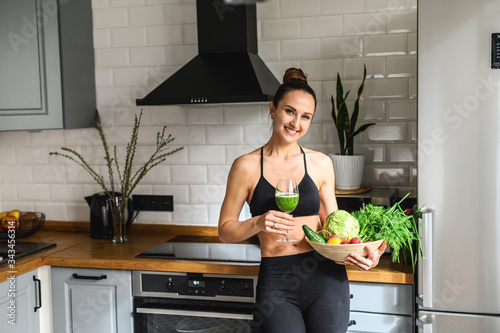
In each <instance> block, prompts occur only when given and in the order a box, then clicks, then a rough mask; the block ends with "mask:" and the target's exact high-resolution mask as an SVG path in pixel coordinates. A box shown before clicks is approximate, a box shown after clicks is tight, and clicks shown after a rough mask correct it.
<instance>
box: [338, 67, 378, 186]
mask: <svg viewBox="0 0 500 333" xmlns="http://www.w3.org/2000/svg"><path fill="white" fill-rule="evenodd" d="M365 79H366V65H364V72H363V81H362V82H361V85H360V86H359V88H358V97H357V98H356V101H355V102H354V110H353V112H352V114H351V115H349V110H348V108H347V103H346V102H347V101H346V100H347V96H349V92H350V90H349V91H347V93H346V94H345V96H344V87H343V85H342V80H341V79H340V74H339V73H337V89H336V90H337V96H336V99H337V102H336V103H335V100H334V98H333V96H332V98H331V100H332V117H333V122H334V124H335V127H336V128H337V134H338V137H339V143H340V154H335V155H334V154H331V155H330V157H331V158H332V161H333V167H334V170H335V188H337V189H339V190H356V189H359V188H360V187H361V183H362V181H363V175H364V169H365V156H364V155H356V154H354V137H355V136H356V135H358V134H359V133H361V132H364V131H366V129H368V127H370V126H373V125H375V123H368V124H363V125H361V126H359V127H358V128H357V129H356V122H357V121H358V115H359V99H360V97H361V94H362V93H363V89H364V87H365Z"/></svg>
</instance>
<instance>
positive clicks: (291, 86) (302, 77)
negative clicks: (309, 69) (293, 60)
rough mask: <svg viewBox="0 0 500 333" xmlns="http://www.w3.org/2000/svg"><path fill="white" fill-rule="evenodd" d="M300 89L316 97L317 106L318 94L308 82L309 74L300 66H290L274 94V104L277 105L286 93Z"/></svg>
mask: <svg viewBox="0 0 500 333" xmlns="http://www.w3.org/2000/svg"><path fill="white" fill-rule="evenodd" d="M293 90H300V91H304V92H306V93H308V94H310V95H311V96H312V97H313V98H314V107H315V108H316V94H315V93H314V90H313V89H312V88H311V87H310V86H309V84H308V83H307V75H306V74H305V73H304V72H303V71H302V69H300V68H294V67H292V68H288V69H287V70H286V71H285V75H283V83H282V84H281V85H280V86H279V88H278V90H277V91H276V93H275V94H274V98H273V105H274V107H277V106H278V104H279V103H280V101H281V100H282V99H283V97H284V96H285V94H286V93H287V92H289V91H293Z"/></svg>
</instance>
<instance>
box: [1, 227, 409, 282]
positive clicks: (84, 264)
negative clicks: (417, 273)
mask: <svg viewBox="0 0 500 333" xmlns="http://www.w3.org/2000/svg"><path fill="white" fill-rule="evenodd" d="M47 224H48V225H46V226H44V228H43V229H42V230H41V231H39V232H38V233H36V234H34V235H32V236H29V237H26V238H22V239H18V241H23V242H48V243H56V244H57V246H56V247H53V248H49V249H46V250H43V251H40V252H38V253H35V254H33V255H31V256H28V257H26V258H22V259H20V260H18V261H17V262H16V269H15V270H16V271H17V273H16V275H20V274H23V273H25V272H28V271H30V270H33V269H36V268H38V267H41V266H43V265H50V266H59V267H80V268H104V269H126V270H146V271H173V272H199V273H219V274H242V275H257V274H258V272H259V266H258V265H256V264H249V265H240V264H238V265H234V264H230V263H220V264H218V263H217V264H214V263H206V262H199V261H192V260H176V259H152V258H135V256H136V255H137V254H139V253H141V252H143V251H146V250H148V249H150V248H152V247H154V246H156V245H158V244H161V243H162V242H164V241H166V240H169V239H171V238H173V237H175V236H177V235H202V236H216V235H217V228H215V227H180V226H167V225H144V224H137V225H132V227H131V229H130V230H129V232H128V233H127V238H128V242H127V243H122V244H115V243H113V242H112V241H111V240H110V239H92V238H90V237H89V233H88V231H87V232H86V231H85V227H82V225H81V224H71V223H66V222H64V223H50V222H49V223H47ZM87 225H88V223H87ZM75 226H76V227H75ZM74 230H77V231H76V232H75V231H74ZM11 274H12V273H9V268H8V267H7V266H3V267H0V282H2V281H4V280H6V279H8V278H9V277H10V275H11ZM347 274H348V277H349V280H350V281H362V282H380V283H403V284H413V274H412V269H411V266H404V265H402V264H398V263H392V262H391V259H390V257H389V256H386V255H384V256H382V258H381V261H380V263H379V265H378V266H377V267H375V268H373V269H371V270H369V271H364V272H360V271H357V270H356V269H354V268H352V267H347Z"/></svg>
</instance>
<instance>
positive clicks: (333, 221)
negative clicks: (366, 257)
mask: <svg viewBox="0 0 500 333" xmlns="http://www.w3.org/2000/svg"><path fill="white" fill-rule="evenodd" d="M323 229H324V230H327V231H328V232H329V233H330V234H331V235H337V236H339V237H340V238H341V239H342V240H347V241H350V240H351V239H352V238H354V237H357V236H358V234H359V222H358V220H356V218H354V216H352V215H351V214H349V212H346V211H345V210H341V209H339V210H336V211H334V212H333V213H331V214H330V215H328V216H327V217H326V220H325V224H324V226H323Z"/></svg>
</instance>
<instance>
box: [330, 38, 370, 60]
mask: <svg viewBox="0 0 500 333" xmlns="http://www.w3.org/2000/svg"><path fill="white" fill-rule="evenodd" d="M361 43H362V37H357V36H354V37H332V38H323V39H322V40H321V56H322V58H350V57H361V56H362V51H361Z"/></svg>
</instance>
